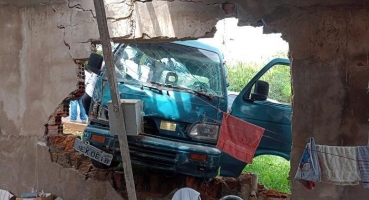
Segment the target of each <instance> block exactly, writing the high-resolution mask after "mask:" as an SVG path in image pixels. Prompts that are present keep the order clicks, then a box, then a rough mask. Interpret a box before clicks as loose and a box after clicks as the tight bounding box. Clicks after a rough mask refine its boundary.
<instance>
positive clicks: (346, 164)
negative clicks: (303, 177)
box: [316, 145, 360, 185]
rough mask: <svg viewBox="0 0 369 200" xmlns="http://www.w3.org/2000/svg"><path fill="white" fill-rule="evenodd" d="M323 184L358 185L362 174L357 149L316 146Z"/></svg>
mask: <svg viewBox="0 0 369 200" xmlns="http://www.w3.org/2000/svg"><path fill="white" fill-rule="evenodd" d="M316 150H317V154H318V159H319V163H320V169H321V175H322V176H321V180H322V182H326V183H331V184H335V185H358V184H359V182H360V173H359V168H358V163H357V160H356V158H357V147H343V146H326V145H316Z"/></svg>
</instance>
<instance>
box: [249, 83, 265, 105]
mask: <svg viewBox="0 0 369 200" xmlns="http://www.w3.org/2000/svg"><path fill="white" fill-rule="evenodd" d="M268 94H269V83H268V82H266V81H261V80H258V81H256V83H255V88H254V92H253V93H251V99H252V100H257V101H265V100H267V98H268Z"/></svg>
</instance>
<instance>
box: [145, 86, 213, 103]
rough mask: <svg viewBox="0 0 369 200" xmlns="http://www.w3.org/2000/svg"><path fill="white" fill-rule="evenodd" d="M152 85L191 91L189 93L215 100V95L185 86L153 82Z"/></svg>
mask: <svg viewBox="0 0 369 200" xmlns="http://www.w3.org/2000/svg"><path fill="white" fill-rule="evenodd" d="M151 83H152V84H156V85H159V86H162V87H168V88H176V89H181V90H185V91H189V92H194V93H196V94H198V95H202V96H205V97H207V98H208V99H209V100H213V98H214V95H212V94H208V93H206V92H203V91H197V90H193V89H190V88H187V87H183V86H180V85H173V84H165V83H158V82H151Z"/></svg>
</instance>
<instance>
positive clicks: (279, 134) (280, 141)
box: [135, 94, 369, 162]
mask: <svg viewBox="0 0 369 200" xmlns="http://www.w3.org/2000/svg"><path fill="white" fill-rule="evenodd" d="M135 95H136V96H145V95H141V94H135ZM169 97H170V98H172V99H173V100H174V101H176V102H180V103H186V104H193V103H190V102H183V101H180V100H176V99H174V98H173V97H171V96H169ZM196 97H197V98H198V99H200V100H201V101H203V102H205V103H206V104H207V105H209V106H210V107H213V108H214V109H216V110H217V111H218V112H221V113H223V114H227V115H229V113H227V112H224V111H222V110H220V109H219V108H217V107H215V106H213V105H211V104H210V103H208V102H206V101H205V100H203V99H202V98H200V97H198V96H196ZM194 112H196V111H194ZM204 117H206V118H208V119H211V120H213V121H215V122H218V123H221V122H222V121H219V120H217V119H214V118H211V117H208V116H204ZM248 123H249V122H248ZM265 131H268V132H269V133H272V134H274V135H278V136H284V135H283V134H281V133H277V132H274V131H271V130H268V129H265ZM262 137H264V138H268V139H271V140H274V141H277V142H279V143H283V144H286V145H291V146H294V147H297V148H300V149H305V147H302V146H299V145H296V144H293V143H288V142H285V141H282V140H279V139H276V138H274V137H271V136H267V135H263V136H262ZM304 143H305V142H304ZM321 153H325V154H328V155H331V156H338V157H342V158H346V159H349V160H356V161H360V162H369V160H357V159H355V158H349V157H345V156H342V155H337V154H331V153H328V152H321Z"/></svg>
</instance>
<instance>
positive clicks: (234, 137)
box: [216, 113, 265, 163]
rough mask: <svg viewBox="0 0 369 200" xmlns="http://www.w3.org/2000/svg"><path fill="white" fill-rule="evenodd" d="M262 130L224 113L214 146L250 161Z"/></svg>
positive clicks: (235, 156)
mask: <svg viewBox="0 0 369 200" xmlns="http://www.w3.org/2000/svg"><path fill="white" fill-rule="evenodd" d="M264 130H265V129H264V128H261V127H258V126H256V125H253V124H250V123H248V122H245V121H243V120H241V119H238V118H236V117H234V116H231V115H228V114H226V113H224V114H223V121H222V125H221V129H220V136H219V139H218V143H217V146H216V147H217V148H218V149H220V150H221V151H223V152H225V153H228V154H229V155H231V156H232V157H234V158H236V159H238V160H240V161H243V162H246V163H252V159H253V158H254V154H255V150H256V148H257V147H258V146H259V143H260V140H261V138H262V137H263V133H264Z"/></svg>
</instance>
